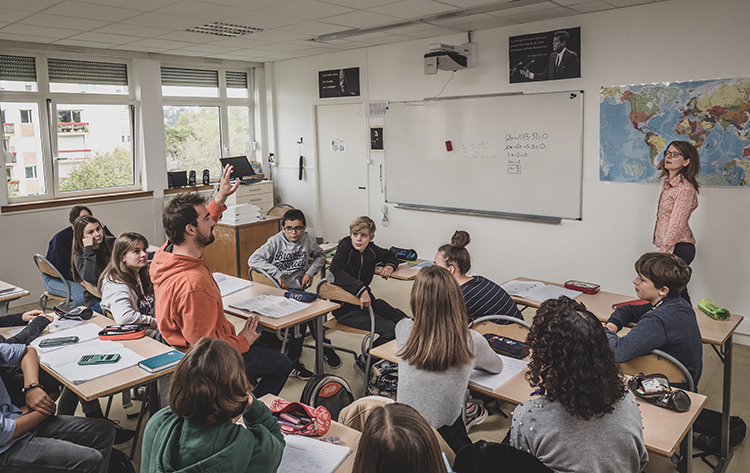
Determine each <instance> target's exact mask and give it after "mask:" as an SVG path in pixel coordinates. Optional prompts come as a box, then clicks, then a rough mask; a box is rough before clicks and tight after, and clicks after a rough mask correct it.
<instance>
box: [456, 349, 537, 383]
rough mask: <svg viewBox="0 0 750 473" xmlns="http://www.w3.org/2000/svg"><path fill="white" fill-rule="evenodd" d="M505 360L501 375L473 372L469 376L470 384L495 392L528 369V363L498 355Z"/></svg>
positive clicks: (481, 371) (480, 371)
mask: <svg viewBox="0 0 750 473" xmlns="http://www.w3.org/2000/svg"><path fill="white" fill-rule="evenodd" d="M497 356H499V357H500V358H501V359H502V360H503V370H502V371H501V372H500V373H497V374H494V373H488V372H487V371H484V370H477V369H475V370H473V371H472V372H471V376H469V383H470V384H474V385H477V386H479V387H481V388H484V389H487V390H489V391H494V390H496V389H497V388H499V387H500V386H502V385H503V384H505V383H506V382H508V380H509V379H510V378H512V377H513V376H515V375H517V374H518V373H520V372H521V371H523V370H525V369H526V366H527V365H528V363H527V362H525V361H523V360H517V359H515V358H511V357H509V356H503V355H497Z"/></svg>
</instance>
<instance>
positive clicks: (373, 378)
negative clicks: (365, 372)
mask: <svg viewBox="0 0 750 473" xmlns="http://www.w3.org/2000/svg"><path fill="white" fill-rule="evenodd" d="M397 391H398V363H394V362H392V361H388V360H380V361H378V362H377V363H375V364H374V365H372V367H371V368H370V380H369V381H368V383H367V395H368V396H383V397H387V398H390V399H393V400H394V401H395V400H396V393H397Z"/></svg>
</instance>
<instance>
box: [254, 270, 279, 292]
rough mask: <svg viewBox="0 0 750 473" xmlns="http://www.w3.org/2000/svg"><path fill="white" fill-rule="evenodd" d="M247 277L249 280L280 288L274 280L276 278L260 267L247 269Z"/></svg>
mask: <svg viewBox="0 0 750 473" xmlns="http://www.w3.org/2000/svg"><path fill="white" fill-rule="evenodd" d="M248 277H249V278H250V280H251V281H253V282H257V283H258V284H265V285H266V286H273V287H278V288H281V286H279V283H278V282H276V279H275V278H274V277H273V276H271V275H270V274H268V273H267V272H265V271H263V270H262V269H256V268H250V269H249V270H248Z"/></svg>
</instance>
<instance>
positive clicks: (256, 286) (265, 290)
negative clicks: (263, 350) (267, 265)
mask: <svg viewBox="0 0 750 473" xmlns="http://www.w3.org/2000/svg"><path fill="white" fill-rule="evenodd" d="M230 277H231V276H230ZM285 292H286V291H285V290H284V289H279V288H277V287H273V286H266V285H265V284H260V283H257V282H254V283H253V285H252V286H250V287H247V288H245V289H242V290H241V291H237V292H235V293H232V294H229V295H227V296H224V297H223V298H222V300H223V303H224V312H226V313H227V314H231V315H234V316H236V317H240V318H243V319H247V318H248V317H249V316H250V314H251V313H250V312H248V311H246V310H242V309H237V308H235V307H232V306H231V304H235V303H240V302H243V301H246V300H248V299H252V298H253V297H256V296H260V295H263V294H270V295H272V296H283V295H284V293H285ZM339 307H341V306H340V305H339V304H336V303H335V302H330V301H326V300H323V299H316V300H315V301H313V302H312V303H311V304H310V306H309V307H307V308H306V309H303V310H300V311H297V312H295V313H293V314H289V315H286V316H284V317H281V318H278V319H273V318H271V317H264V316H262V315H261V316H260V324H261V325H262V326H264V327H266V328H268V329H271V330H273V331H279V330H282V329H285V328H287V327H293V326H295V325H298V324H302V323H305V322H309V321H311V320H313V319H315V324H316V328H315V330H316V333H319V334H322V333H323V319H325V317H326V315H327V314H328V312H330V311H332V310H334V309H338V308H339ZM324 339H325V337H323V336H318V337H315V372H316V373H323V371H324V369H325V367H324V364H325V357H324V356H323V343H324Z"/></svg>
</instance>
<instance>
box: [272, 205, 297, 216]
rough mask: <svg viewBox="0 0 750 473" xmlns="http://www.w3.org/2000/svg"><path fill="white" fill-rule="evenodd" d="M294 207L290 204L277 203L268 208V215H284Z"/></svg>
mask: <svg viewBox="0 0 750 473" xmlns="http://www.w3.org/2000/svg"><path fill="white" fill-rule="evenodd" d="M293 208H294V207H293V206H291V205H289V204H276V205H274V206H273V207H271V208H270V209H269V210H268V212H267V213H266V215H268V216H269V217H283V216H284V214H285V213H286V211H287V210H289V209H293Z"/></svg>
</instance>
